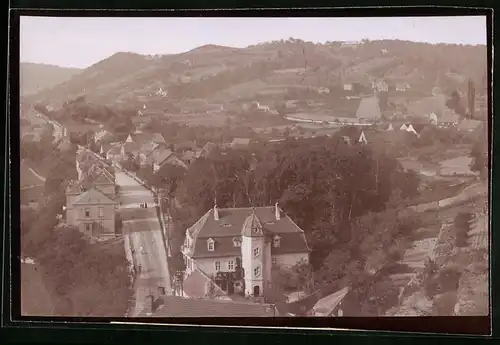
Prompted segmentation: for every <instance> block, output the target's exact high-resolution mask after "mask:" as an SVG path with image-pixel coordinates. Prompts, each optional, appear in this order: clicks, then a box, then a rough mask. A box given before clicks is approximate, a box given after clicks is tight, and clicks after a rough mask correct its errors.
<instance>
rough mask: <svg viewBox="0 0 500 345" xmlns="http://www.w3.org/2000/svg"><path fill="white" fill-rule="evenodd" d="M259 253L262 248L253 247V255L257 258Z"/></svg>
mask: <svg viewBox="0 0 500 345" xmlns="http://www.w3.org/2000/svg"><path fill="white" fill-rule="evenodd" d="M259 255H260V248H259V247H257V248H254V249H253V257H254V258H256V257H257V256H259Z"/></svg>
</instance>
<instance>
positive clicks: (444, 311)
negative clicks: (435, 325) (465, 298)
mask: <svg viewBox="0 0 500 345" xmlns="http://www.w3.org/2000/svg"><path fill="white" fill-rule="evenodd" d="M456 302H457V294H456V293H455V292H451V291H450V292H445V293H444V294H442V295H439V296H437V298H436V299H435V300H434V305H433V308H434V312H433V314H434V316H453V314H454V309H455V304H456Z"/></svg>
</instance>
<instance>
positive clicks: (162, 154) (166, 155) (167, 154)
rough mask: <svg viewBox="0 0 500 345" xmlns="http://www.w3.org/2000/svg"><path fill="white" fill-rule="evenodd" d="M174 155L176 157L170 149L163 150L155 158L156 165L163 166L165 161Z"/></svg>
mask: <svg viewBox="0 0 500 345" xmlns="http://www.w3.org/2000/svg"><path fill="white" fill-rule="evenodd" d="M172 155H174V153H173V152H172V151H170V150H169V149H163V150H161V151H160V152H159V153H158V155H157V156H156V157H155V158H154V163H155V164H158V165H161V164H162V163H163V162H164V161H166V160H167V159H168V158H169V157H170V156H172Z"/></svg>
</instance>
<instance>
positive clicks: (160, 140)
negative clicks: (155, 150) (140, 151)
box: [150, 133, 166, 143]
mask: <svg viewBox="0 0 500 345" xmlns="http://www.w3.org/2000/svg"><path fill="white" fill-rule="evenodd" d="M150 140H151V141H153V142H154V143H166V141H165V138H163V135H161V133H153V134H152V135H151V139H150Z"/></svg>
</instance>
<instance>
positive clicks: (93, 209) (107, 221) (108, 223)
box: [68, 205, 115, 233]
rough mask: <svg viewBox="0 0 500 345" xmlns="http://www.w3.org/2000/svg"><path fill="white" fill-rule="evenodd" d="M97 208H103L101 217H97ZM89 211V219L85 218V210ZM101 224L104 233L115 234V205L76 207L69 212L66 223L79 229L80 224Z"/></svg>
mask: <svg viewBox="0 0 500 345" xmlns="http://www.w3.org/2000/svg"><path fill="white" fill-rule="evenodd" d="M99 207H103V208H104V211H103V217H99ZM86 208H88V209H89V210H90V217H85V209H86ZM92 221H95V222H99V221H102V222H103V227H104V231H106V232H108V233H114V232H115V205H89V206H78V208H75V209H72V210H70V212H69V217H68V223H69V224H70V225H75V226H78V227H80V225H81V224H84V223H89V222H92Z"/></svg>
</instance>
